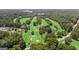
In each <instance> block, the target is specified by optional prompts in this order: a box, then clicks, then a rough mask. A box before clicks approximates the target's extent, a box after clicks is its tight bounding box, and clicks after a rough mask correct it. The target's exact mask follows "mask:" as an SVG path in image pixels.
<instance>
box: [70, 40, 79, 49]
mask: <svg viewBox="0 0 79 59" xmlns="http://www.w3.org/2000/svg"><path fill="white" fill-rule="evenodd" d="M72 41H73V42H72V43H71V45H72V46H75V47H76V48H77V49H79V41H76V40H72Z"/></svg>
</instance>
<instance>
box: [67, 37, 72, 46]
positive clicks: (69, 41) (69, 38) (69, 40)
mask: <svg viewBox="0 0 79 59" xmlns="http://www.w3.org/2000/svg"><path fill="white" fill-rule="evenodd" d="M71 39H72V38H71V37H67V38H66V39H65V44H67V45H70V44H71V42H72V40H71Z"/></svg>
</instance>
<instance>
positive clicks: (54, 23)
mask: <svg viewBox="0 0 79 59" xmlns="http://www.w3.org/2000/svg"><path fill="white" fill-rule="evenodd" d="M46 19H48V20H49V21H51V22H52V26H51V28H52V29H54V30H57V31H58V32H62V31H64V30H63V29H62V28H61V26H60V24H59V23H58V22H56V21H54V20H51V19H49V18H46Z"/></svg>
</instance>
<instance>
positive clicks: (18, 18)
mask: <svg viewBox="0 0 79 59" xmlns="http://www.w3.org/2000/svg"><path fill="white" fill-rule="evenodd" d="M78 20H79V14H78V13H76V12H73V13H72V12H45V13H42V12H34V13H29V12H21V13H20V12H19V13H2V14H0V48H7V49H9V50H24V49H28V48H29V49H30V50H76V49H79V23H78ZM74 26H75V28H73V27H74ZM68 34H70V35H69V36H67V35H68ZM63 38H64V39H63Z"/></svg>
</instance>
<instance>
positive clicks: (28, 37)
mask: <svg viewBox="0 0 79 59" xmlns="http://www.w3.org/2000/svg"><path fill="white" fill-rule="evenodd" d="M27 20H30V18H22V19H21V20H20V22H21V24H22V25H23V24H24V23H25V24H26V21H27ZM40 20H41V21H42V23H41V25H38V26H34V24H33V23H34V22H36V21H37V17H36V16H35V17H33V19H32V20H31V23H30V25H29V26H30V30H28V31H27V32H25V33H23V39H24V41H25V42H26V44H28V43H30V42H31V43H34V44H37V43H40V42H43V41H44V38H43V37H45V35H43V37H42V36H41V35H40V33H39V28H40V27H41V26H46V25H49V24H48V23H47V22H46V21H45V19H40ZM49 20H50V19H49ZM50 21H51V22H52V24H53V25H52V26H51V28H52V30H53V29H55V30H56V28H55V26H56V27H57V28H58V29H57V30H60V31H62V28H61V27H60V25H59V24H58V23H57V22H55V21H53V20H50ZM32 32H34V35H32Z"/></svg>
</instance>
